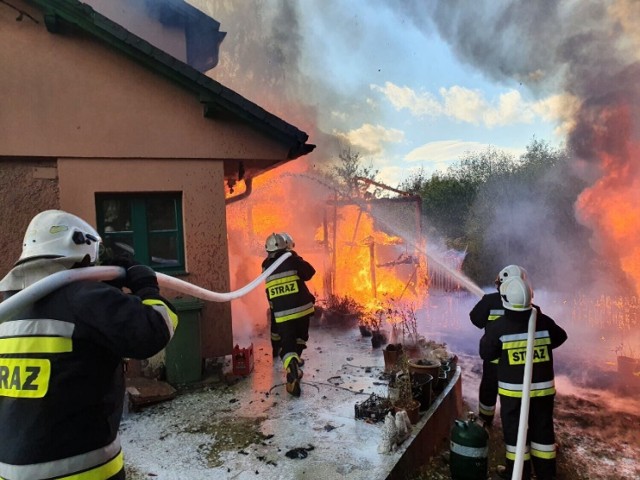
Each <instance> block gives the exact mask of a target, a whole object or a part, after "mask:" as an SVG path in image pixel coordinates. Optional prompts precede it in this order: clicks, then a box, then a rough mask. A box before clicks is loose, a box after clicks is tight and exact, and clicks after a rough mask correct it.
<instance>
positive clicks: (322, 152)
mask: <svg viewBox="0 0 640 480" xmlns="http://www.w3.org/2000/svg"><path fill="white" fill-rule="evenodd" d="M190 3H192V4H193V5H194V6H196V7H197V8H200V9H201V10H203V11H205V13H208V14H209V15H211V16H212V17H213V18H215V19H216V20H217V21H219V22H220V23H221V26H220V29H221V31H225V32H227V37H226V38H225V40H224V41H223V42H222V45H221V47H220V53H221V61H220V64H219V65H218V66H217V67H216V68H215V69H213V70H212V71H210V72H209V73H208V74H209V75H210V76H212V77H213V78H215V79H217V80H219V81H220V82H221V83H223V84H224V85H226V86H228V87H230V88H232V89H234V90H235V91H237V92H238V93H240V94H242V95H243V96H245V97H247V98H248V99H250V100H252V101H254V102H256V103H258V104H259V105H261V106H263V107H265V108H267V109H268V110H270V111H272V113H276V114H277V115H278V116H281V118H283V119H284V120H286V121H288V122H290V123H292V124H294V125H295V126H297V127H298V128H300V129H302V130H304V131H306V132H307V133H309V134H310V139H309V142H310V143H316V144H318V149H317V150H316V152H314V153H313V154H312V155H313V156H314V159H313V161H318V162H322V161H324V160H325V159H326V158H327V157H334V158H335V157H336V152H337V151H338V152H339V151H340V150H341V149H344V148H348V147H350V148H351V150H352V151H354V152H359V153H360V155H361V157H362V158H363V160H364V162H365V163H368V164H371V165H372V166H373V167H374V168H375V169H377V170H379V179H381V180H382V181H383V182H385V183H387V184H389V185H391V186H397V185H398V184H399V183H400V182H401V181H402V180H403V179H406V178H407V177H408V176H409V175H410V174H411V172H414V171H416V170H417V169H420V168H422V169H423V170H424V171H425V172H426V173H427V174H429V173H431V172H433V171H435V170H436V169H439V170H443V169H446V167H447V165H449V164H451V163H452V162H454V161H455V160H458V159H459V158H460V157H461V155H462V154H464V153H465V152H467V151H477V150H484V149H486V148H487V147H488V146H492V147H495V148H497V149H500V150H504V151H505V152H508V153H512V154H514V155H516V156H517V155H519V154H521V153H523V152H524V151H525V147H526V146H527V144H529V143H530V142H531V141H532V139H533V138H536V139H539V140H545V141H547V142H549V143H550V144H551V145H553V146H558V145H561V144H562V143H563V142H564V133H565V132H564V131H563V126H564V122H565V120H566V119H565V118H563V114H564V113H566V108H564V107H566V102H565V103H563V101H562V100H563V98H564V96H563V93H564V92H562V91H561V90H553V89H547V90H544V91H534V90H532V89H531V88H530V87H529V86H528V85H527V84H525V83H523V82H521V81H519V80H518V79H516V78H501V79H496V78H492V77H490V76H489V75H487V73H486V72H485V71H483V69H481V68H477V67H476V66H474V65H472V64H470V62H468V61H465V60H464V59H463V58H461V56H460V55H458V54H457V53H456V52H455V51H454V49H453V48H452V46H451V43H450V42H448V41H447V40H446V39H443V37H442V35H441V34H440V33H439V32H438V28H437V26H436V25H435V23H434V22H433V20H432V19H431V18H430V15H432V14H433V12H430V11H429V10H430V9H432V8H433V7H432V6H428V5H429V2H423V3H424V5H425V7H424V9H422V10H423V11H420V12H418V13H414V12H408V11H404V10H403V9H401V8H397V7H396V6H393V5H401V4H404V5H406V6H409V5H413V2H384V1H381V0H368V1H364V0H350V1H344V2H337V1H332V0H322V1H320V0H300V1H298V2H285V1H280V0H267V1H265V2H259V4H258V5H256V4H255V2H244V3H243V2H240V3H241V5H240V6H238V2H235V4H234V2H226V1H218V0H190ZM249 4H252V5H251V6H250V7H249ZM418 4H420V2H417V3H416V5H418ZM252 15H253V16H254V17H252ZM417 15H421V17H418V16H417ZM253 42H255V43H253ZM276 42H279V43H276ZM265 59H266V60H265ZM232 65H233V66H234V67H233V68H232ZM238 65H239V68H238ZM258 65H260V67H261V69H262V73H261V74H258ZM254 68H255V70H253V69H254ZM279 69H281V70H280V71H278V70H279ZM232 71H233V72H234V73H230V72H232ZM247 71H251V74H250V75H244V76H243V75H242V72H245V73H246V72H247ZM270 74H272V75H273V77H272V78H274V79H275V81H274V82H269V81H267V82H261V83H255V82H254V81H253V80H257V79H258V78H260V79H261V80H264V76H265V75H270ZM269 86H271V87H272V90H271V91H266V88H268V87H269ZM271 96H275V97H276V98H271ZM265 102H266V103H267V104H266V105H265ZM301 103H302V104H305V106H307V107H309V108H308V109H304V111H305V114H306V115H307V116H306V118H303V119H301V118H300V116H299V115H298V113H299V112H297V106H298V105H299V104H301ZM274 110H275V111H274ZM310 111H312V113H309V112H310ZM310 117H313V118H310ZM309 124H312V127H311V128H306V127H307V125H309ZM325 135H327V136H329V139H325V138H324V137H325ZM320 137H322V138H320Z"/></svg>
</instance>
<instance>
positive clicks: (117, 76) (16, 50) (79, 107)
mask: <svg viewBox="0 0 640 480" xmlns="http://www.w3.org/2000/svg"><path fill="white" fill-rule="evenodd" d="M12 4H13V5H15V6H16V7H19V8H24V9H25V10H26V11H27V12H30V14H31V15H32V16H33V18H35V20H36V21H37V22H38V23H35V22H34V21H33V20H31V19H29V18H27V17H23V19H22V20H21V21H16V17H17V13H16V11H15V10H13V9H11V8H9V7H8V6H6V5H2V4H0V65H2V72H1V74H0V92H2V95H0V155H29V156H43V157H52V156H53V157H81V158H91V157H105V158H203V159H210V158H220V159H237V160H241V159H250V160H257V159H262V160H264V161H265V162H266V163H265V166H267V165H269V164H270V163H269V161H271V162H276V161H282V160H284V159H285V158H286V156H287V151H288V147H286V146H283V145H282V144H280V143H278V142H275V141H274V140H273V139H272V138H269V137H267V136H265V135H263V134H261V133H258V132H256V130H255V129H253V128H252V127H250V126H249V125H247V124H245V123H242V122H239V121H236V120H233V119H230V118H224V119H208V118H207V119H205V118H203V105H202V104H201V103H200V99H199V98H198V97H197V95H195V94H193V93H191V92H189V91H186V90H185V89H183V88H182V87H180V86H179V85H177V84H176V83H173V82H172V81H171V80H169V79H167V78H166V77H163V76H161V75H160V74H159V73H156V72H153V71H151V70H149V69H147V68H146V67H143V66H142V65H140V64H138V63H136V62H135V61H133V60H132V59H130V58H129V57H127V56H125V55H123V54H122V53H120V52H119V51H117V50H115V49H114V48H113V47H110V46H108V45H105V44H103V43H101V42H99V41H98V40H96V39H94V38H93V37H91V36H89V35H87V34H82V33H78V32H73V31H69V29H66V30H65V31H64V32H62V33H59V34H51V33H49V32H48V31H47V30H46V28H45V25H44V20H43V17H42V14H41V13H40V12H39V11H38V10H36V9H34V8H33V7H31V6H29V5H26V4H25V3H23V2H20V1H19V0H12Z"/></svg>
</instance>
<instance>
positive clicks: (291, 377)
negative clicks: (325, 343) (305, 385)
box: [287, 358, 302, 397]
mask: <svg viewBox="0 0 640 480" xmlns="http://www.w3.org/2000/svg"><path fill="white" fill-rule="evenodd" d="M301 378H302V370H300V367H299V366H298V359H297V358H292V359H291V361H290V362H289V365H288V366H287V392H288V393H290V394H291V395H293V396H294V397H299V396H300V393H301V390H300V379H301Z"/></svg>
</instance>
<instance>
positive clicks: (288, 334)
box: [272, 315, 311, 358]
mask: <svg viewBox="0 0 640 480" xmlns="http://www.w3.org/2000/svg"><path fill="white" fill-rule="evenodd" d="M310 321H311V315H307V316H306V317H302V318H296V319H294V320H287V321H286V322H282V323H276V322H275V321H274V323H275V325H276V328H277V331H278V334H279V335H280V358H284V357H285V356H287V354H289V355H290V354H292V353H295V354H296V355H297V356H298V358H300V355H302V351H303V350H304V349H305V348H307V341H308V340H309V322H310ZM272 332H273V330H272Z"/></svg>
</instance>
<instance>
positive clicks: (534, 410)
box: [500, 395, 556, 480]
mask: <svg viewBox="0 0 640 480" xmlns="http://www.w3.org/2000/svg"><path fill="white" fill-rule="evenodd" d="M554 401H555V395H546V396H544V397H531V399H530V404H529V430H528V434H527V448H526V450H525V452H526V454H525V462H524V468H523V475H522V478H523V479H525V480H529V479H530V478H531V467H532V466H533V470H534V472H535V474H536V478H537V480H554V479H555V478H556V448H555V433H554V428H553V405H554ZM521 404H522V399H520V398H514V397H508V396H506V395H500V419H501V420H502V433H503V435H504V443H505V447H506V454H507V462H506V465H507V473H508V478H511V474H512V472H513V465H514V460H515V453H516V445H517V443H518V423H519V421H520V406H521ZM531 464H533V465H531Z"/></svg>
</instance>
